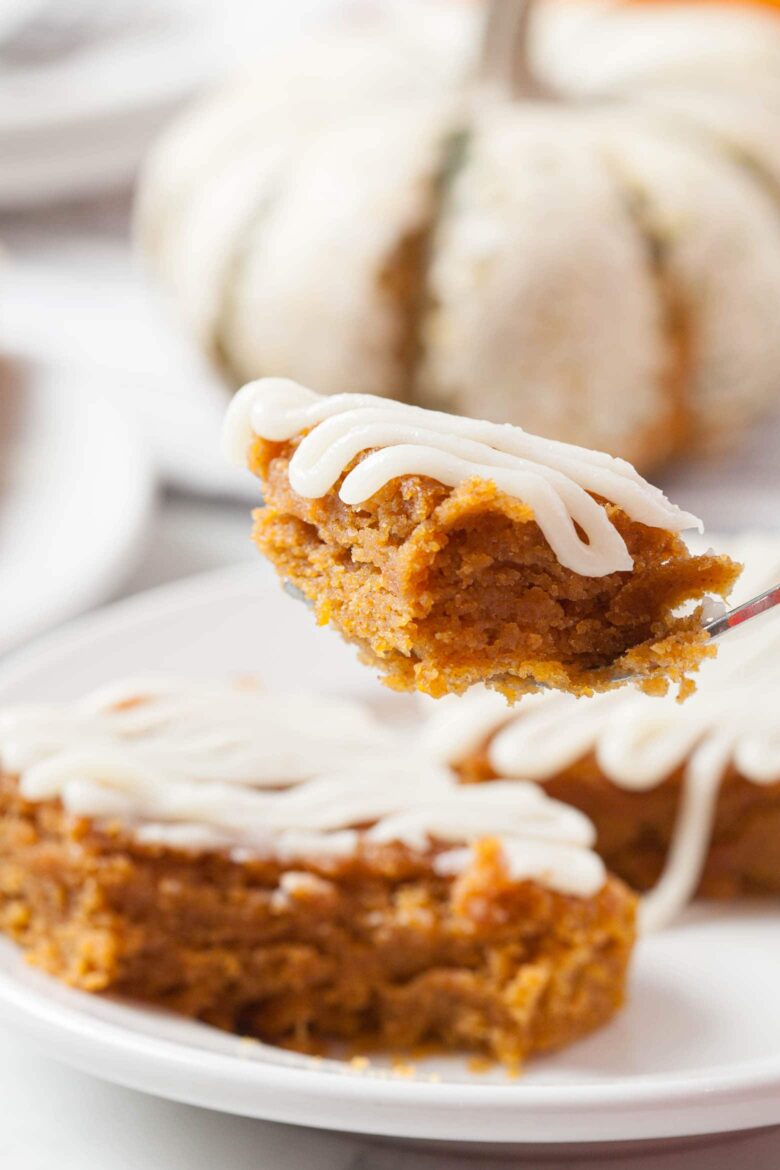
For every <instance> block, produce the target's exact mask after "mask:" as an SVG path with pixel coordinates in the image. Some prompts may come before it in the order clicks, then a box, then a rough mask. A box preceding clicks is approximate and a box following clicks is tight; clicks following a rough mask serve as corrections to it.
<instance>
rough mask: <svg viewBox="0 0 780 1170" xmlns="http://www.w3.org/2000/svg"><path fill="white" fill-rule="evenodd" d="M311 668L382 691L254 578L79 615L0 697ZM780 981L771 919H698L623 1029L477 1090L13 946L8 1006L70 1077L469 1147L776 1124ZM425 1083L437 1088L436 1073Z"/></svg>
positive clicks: (1, 975) (212, 581) (240, 573)
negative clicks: (254, 1040) (229, 1031)
mask: <svg viewBox="0 0 780 1170" xmlns="http://www.w3.org/2000/svg"><path fill="white" fill-rule="evenodd" d="M300 663H305V670H306V677H307V683H308V684H309V685H311V686H313V687H320V688H323V689H332V690H338V691H342V692H343V691H347V692H351V693H363V694H373V695H374V696H375V697H379V696H382V695H384V694H385V692H383V691H382V690H381V688H380V687H379V684H378V683H376V682H374V681H372V680H371V679H370V677H367V674H366V672H365V670H364V669H363V668H361V667H360V666H358V664H357V663H356V661H355V660H354V657H353V654H352V652H351V651H350V650H348V649H347V648H346V647H345V646H343V645H342V643H341V642H340V641H339V640H338V638H337V637H336V636H335V635H331V634H330V633H329V632H327V631H322V630H318V629H316V627H315V626H314V624H313V622H311V620H310V618H309V616H308V615H307V614H306V613H305V612H304V611H302V609H301V607H300V606H299V604H298V603H296V602H294V601H291V600H290V599H289V598H287V597H286V596H285V595H284V594H283V593H282V592H281V591H280V590H279V588H278V585H277V583H276V581H275V580H274V578H273V576H272V574H271V572H270V570H267V569H266V568H265V567H264V566H262V565H261V564H256V565H251V566H248V567H246V568H239V569H233V570H228V571H225V572H221V573H218V574H216V575H210V576H207V577H202V578H200V579H194V580H191V581H189V582H183V583H181V584H177V585H173V586H170V587H168V588H167V589H165V590H162V591H158V592H156V593H152V594H150V595H148V596H146V597H144V598H140V599H136V600H134V601H130V602H125V603H123V604H122V605H120V606H119V607H112V608H111V609H109V610H106V611H104V612H103V613H102V614H100V615H97V616H94V617H92V618H87V619H82V620H81V621H80V622H78V623H76V624H75V625H74V626H73V627H72V628H71V629H70V630H68V631H65V632H63V633H62V634H59V635H55V636H53V637H52V638H51V639H48V640H46V641H45V642H43V643H41V644H39V645H38V647H37V648H33V649H31V650H28V651H26V652H24V653H23V654H21V655H17V656H16V657H15V659H13V658H12V659H11V660H9V661H7V663H6V664H5V666H4V668H3V669H2V670H1V671H0V702H3V701H8V700H9V699H13V701H25V700H27V699H56V698H58V697H67V696H70V695H72V694H73V693H74V691H76V692H78V691H81V690H84V689H86V688H89V687H91V686H93V685H96V684H98V683H101V682H105V681H108V680H110V679H111V678H113V677H114V676H116V675H118V674H123V673H130V674H132V673H136V672H143V671H145V670H147V671H148V670H149V669H150V668H151V669H155V670H164V671H173V672H181V673H184V674H187V675H190V676H192V675H195V676H197V675H201V676H203V675H206V676H207V675H209V674H217V675H224V674H232V673H246V672H248V671H255V672H259V673H260V675H261V677H262V676H263V675H264V674H265V676H266V677H267V678H272V679H273V681H274V682H275V683H276V684H278V685H279V686H280V687H282V688H285V687H288V688H292V687H294V686H295V685H296V684H297V683H298V678H299V676H298V671H299V664H300ZM265 664H268V665H265ZM271 664H272V665H271ZM264 667H265V669H264ZM386 701H387V702H389V703H392V702H393V701H394V699H393V697H392V696H388V697H387V700H386ZM399 701H401V700H399ZM778 967H780V917H778V916H777V914H776V912H774V911H773V909H771V908H769V907H754V908H745V909H743V910H741V911H738V910H737V909H736V908H734V907H731V906H727V907H720V908H710V907H707V908H701V907H698V908H696V909H695V910H694V911H692V912H691V913H690V914H689V915H688V916H687V917H686V919H685V921H684V922H683V923H681V924H680V925H679V926H677V927H676V928H675V929H672V930H669V931H667V932H665V933H663V934H661V935H659V936H657V937H653V938H649V939H646V940H644V942H643V945H642V947H641V948H640V950H639V953H638V956H637V962H636V968H635V972H634V980H633V988H632V995H631V999H630V1003H629V1006H628V1008H627V1010H626V1011H624V1012H623V1013H622V1014H621V1015H620V1016H619V1017H618V1019H617V1020H616V1021H615V1022H614V1023H613V1024H612V1025H610V1026H609V1027H608V1028H606V1029H604V1030H602V1031H601V1032H599V1033H597V1034H596V1035H595V1036H593V1037H591V1038H589V1039H587V1040H585V1041H583V1042H582V1043H580V1044H578V1045H576V1046H574V1047H572V1048H571V1049H569V1050H567V1051H565V1052H563V1053H561V1054H558V1055H556V1056H554V1057H550V1058H546V1059H542V1060H538V1061H535V1062H533V1063H532V1064H531V1066H530V1067H529V1070H528V1072H527V1073H526V1075H525V1076H524V1077H523V1078H521V1079H520V1080H518V1081H511V1080H508V1079H507V1078H506V1077H505V1076H504V1074H503V1073H501V1072H500V1071H498V1070H495V1071H493V1072H491V1073H490V1074H482V1075H477V1076H475V1075H473V1074H470V1073H469V1072H468V1070H467V1066H466V1064H465V1063H464V1062H463V1061H462V1060H460V1059H454V1058H453V1059H436V1060H431V1061H421V1062H419V1063H418V1072H419V1075H418V1078H417V1079H415V1080H405V1079H402V1078H398V1077H394V1076H392V1075H389V1074H388V1072H387V1070H386V1069H382V1068H381V1066H379V1067H377V1068H374V1069H373V1070H369V1071H368V1072H358V1071H356V1070H354V1069H352V1068H351V1067H350V1066H345V1065H342V1064H340V1063H338V1062H329V1061H326V1062H323V1063H317V1062H313V1061H311V1060H310V1059H308V1058H306V1057H300V1056H296V1055H293V1054H288V1053H283V1052H281V1051H280V1050H277V1049H273V1048H268V1047H266V1046H263V1045H247V1044H245V1043H242V1042H241V1041H240V1040H238V1039H236V1038H235V1037H231V1036H227V1035H224V1034H222V1033H219V1032H217V1031H215V1030H213V1029H210V1028H206V1027H203V1026H201V1025H197V1024H193V1023H192V1022H190V1021H186V1020H181V1019H178V1018H175V1017H171V1016H163V1015H160V1014H159V1013H155V1012H150V1011H146V1010H144V1009H142V1008H138V1007H132V1006H129V1005H125V1004H118V1003H110V1002H107V1001H103V1000H99V999H93V998H90V997H88V996H83V995H81V994H80V993H76V992H72V991H69V990H67V989H65V988H62V987H60V986H59V985H58V984H56V983H55V982H53V981H50V980H48V979H46V978H45V977H43V976H41V975H40V974H38V973H36V972H32V971H30V970H29V969H27V968H26V967H24V965H23V964H22V963H21V962H20V961H19V958H18V955H17V954H16V952H15V951H14V950H13V948H11V947H10V946H9V945H7V944H6V945H5V946H3V947H2V948H0V1012H1V1013H2V1014H3V1015H4V1016H5V1017H6V1019H8V1021H9V1022H12V1023H13V1025H14V1026H15V1027H18V1028H23V1029H26V1030H28V1031H29V1032H30V1033H31V1035H33V1036H34V1037H37V1039H38V1040H39V1041H42V1042H45V1044H46V1047H47V1050H48V1051H49V1052H50V1053H51V1054H52V1055H55V1056H59V1057H61V1058H62V1059H64V1060H67V1061H68V1062H70V1063H73V1064H74V1065H75V1066H76V1067H78V1068H82V1069H89V1070H90V1071H92V1072H93V1073H97V1074H98V1075H101V1076H104V1077H106V1078H107V1079H109V1080H115V1081H118V1082H119V1083H122V1084H126V1085H128V1086H130V1087H135V1088H141V1087H142V1088H144V1089H146V1090H147V1091H151V1092H154V1093H157V1094H159V1095H161V1096H166V1097H172V1098H174V1099H178V1100H183V1101H187V1102H190V1103H194V1104H200V1105H207V1106H210V1107H212V1108H217V1109H220V1110H226V1111H229V1112H236V1113H241V1114H245V1115H250V1116H259V1117H266V1118H271V1119H274V1120H282V1121H305V1122H306V1124H309V1125H318V1126H323V1127H326V1128H339V1129H345V1130H351V1131H355V1132H367V1133H375V1134H390V1135H396V1136H404V1137H414V1138H433V1139H440V1140H443V1139H448V1140H461V1141H466V1142H471V1141H476V1142H487V1141H491V1142H498V1141H503V1142H535V1143H538V1142H551V1141H554V1142H561V1141H572V1142H573V1141H602V1142H603V1141H605V1140H622V1141H627V1140H633V1139H638V1138H660V1137H672V1136H680V1135H688V1134H698V1133H707V1132H711V1131H719V1130H723V1129H727V1128H735V1129H736V1128H745V1127H752V1126H759V1125H768V1124H771V1123H776V1122H778V1121H780V1008H778V1006H777V1003H776V996H775V994H774V992H775V984H776V972H777V970H778ZM746 972H749V978H746ZM756 1004H760V1005H761V1009H760V1011H756V1009H755V1005H756ZM430 1072H436V1073H438V1074H439V1075H440V1076H441V1078H442V1079H441V1082H439V1083H437V1082H433V1081H431V1080H429V1079H426V1077H427V1075H428V1074H429V1073H430Z"/></svg>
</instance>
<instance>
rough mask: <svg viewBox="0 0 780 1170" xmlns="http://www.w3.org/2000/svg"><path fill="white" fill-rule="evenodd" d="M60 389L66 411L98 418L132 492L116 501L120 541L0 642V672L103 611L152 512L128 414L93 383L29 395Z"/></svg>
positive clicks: (151, 474) (144, 465) (75, 382)
mask: <svg viewBox="0 0 780 1170" xmlns="http://www.w3.org/2000/svg"><path fill="white" fill-rule="evenodd" d="M65 389H67V392H68V405H69V407H72V405H73V404H74V403H78V407H77V409H78V410H80V411H81V414H82V416H83V417H84V418H87V417H88V418H89V420H90V424H94V423H95V421H96V420H98V419H99V420H102V422H101V423H100V425H101V426H102V427H103V430H104V431H105V435H106V437H107V439H108V440H109V441H110V443H111V444H112V446H113V447H115V449H116V450H117V453H118V458H119V459H120V460H124V461H126V462H127V464H128V465H129V466H132V468H133V473H134V474H133V476H132V482H133V483H134V485H135V486H134V490H132V491H130V490H127V491H125V493H124V495H123V497H122V500H121V506H122V514H121V524H120V525H117V526H116V529H117V531H118V532H121V533H122V539H121V540H119V539H117V540H116V541H115V542H114V544H113V545H112V547H111V550H110V556H106V558H105V559H104V560H103V562H102V563H101V564H100V566H99V568H98V569H96V570H95V571H94V572H93V573H92V574H91V575H90V576H84V577H82V578H81V579H80V580H79V581H78V583H77V584H76V585H74V584H73V583H71V585H70V588H69V589H68V591H67V593H63V592H62V591H59V592H55V591H53V593H52V597H51V598H50V599H49V602H48V604H47V605H46V606H45V608H44V607H42V608H41V610H40V611H38V612H36V614H35V615H34V616H31V617H30V618H29V620H27V621H26V622H25V623H24V625H23V626H22V627H21V628H19V629H18V630H17V632H16V633H15V635H14V637H13V638H11V639H8V640H7V642H6V643H5V644H4V645H3V644H2V643H0V669H3V670H4V669H5V667H6V665H7V664H8V663H10V662H12V661H15V660H16V658H17V656H18V655H20V654H21V655H24V654H25V653H27V651H28V650H30V649H32V648H33V647H36V646H37V645H38V644H39V643H40V642H42V641H43V640H45V639H48V638H49V637H50V636H53V635H54V634H56V633H57V632H59V631H60V630H63V631H64V630H66V629H69V628H70V626H71V624H72V623H73V622H74V621H78V620H80V618H81V617H82V616H90V615H89V614H88V612H87V611H89V610H90V609H91V607H93V606H98V608H97V609H95V610H94V611H93V612H94V613H95V614H97V613H100V612H102V611H103V610H104V609H105V608H107V606H106V604H105V603H106V601H107V599H110V596H111V593H112V591H113V590H114V589H116V588H117V587H118V586H119V585H120V584H121V582H122V580H123V579H124V578H125V577H126V576H127V574H128V573H130V572H131V570H132V569H133V567H134V566H135V564H136V562H137V560H138V558H139V555H140V553H141V551H142V549H143V546H144V542H145V540H146V537H147V534H148V531H149V525H150V522H151V519H152V517H153V514H154V511H155V506H156V501H157V494H158V486H159V484H158V479H157V476H156V474H155V471H154V467H153V463H152V459H151V454H150V452H149V450H148V447H147V445H146V444H145V443H144V441H143V437H142V435H141V433H140V431H139V429H138V427H137V426H136V425H135V423H134V420H133V418H132V416H129V415H128V413H127V412H126V411H124V410H122V409H120V407H119V405H118V403H117V402H115V401H114V400H113V399H111V398H109V397H108V396H106V395H105V394H104V393H101V391H100V388H99V386H98V385H97V384H96V383H95V384H90V383H89V381H88V380H86V379H85V380H81V379H76V378H74V379H68V381H67V385H66V386H65V385H60V384H59V383H58V382H54V381H49V382H47V383H46V386H45V388H44V386H43V385H40V386H39V387H38V388H37V389H36V390H35V393H37V394H38V395H39V396H40V398H41V400H42V401H44V400H46V399H48V398H51V397H52V396H54V395H56V394H57V393H58V391H59V392H61V393H62V394H63V396H64V391H65ZM120 445H121V450H120ZM125 480H126V483H130V482H131V479H130V477H125Z"/></svg>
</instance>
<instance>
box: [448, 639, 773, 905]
mask: <svg viewBox="0 0 780 1170" xmlns="http://www.w3.org/2000/svg"><path fill="white" fill-rule="evenodd" d="M751 638H752V642H753V645H752V647H751V645H750V640H751ZM777 651H778V639H777V637H776V636H775V637H773V636H772V634H771V631H770V632H769V633H767V631H766V630H762V631H760V633H759V634H753V635H748V633H747V632H746V633H745V634H744V635H743V641H742V642H741V643H738V644H737V645H736V646H734V645H731V646H724V648H723V651H722V654H721V655H720V656H719V657H718V660H717V662H714V663H706V664H705V665H704V667H703V668H702V674H701V680H700V686H699V688H698V690H697V693H696V694H695V695H694V696H693V697H692V698H691V699H690V700H689V701H688V702H687V703H684V704H682V705H680V704H679V703H674V702H671V701H670V700H669V698H664V699H661V700H658V699H650V698H648V697H647V696H646V695H642V694H639V693H637V692H636V691H633V690H632V689H631V688H624V689H623V690H622V691H619V692H612V693H610V694H607V695H599V696H596V697H595V698H592V699H587V700H577V699H573V698H572V697H571V696H569V695H537V696H529V697H528V698H527V699H526V700H524V702H523V703H522V704H520V705H519V707H517V708H515V709H511V708H508V707H507V705H506V703H505V702H504V701H503V700H502V699H501V697H500V696H499V695H495V694H490V693H488V692H481V693H480V692H478V691H473V692H471V693H470V694H469V695H466V696H463V697H459V698H454V699H452V700H448V702H447V703H446V704H445V705H444V707H443V708H442V709H441V710H437V713H436V715H434V716H433V717H432V718H431V719H430V721H429V724H428V727H427V730H426V733H425V742H426V751H427V752H428V753H429V754H430V755H431V758H433V759H438V760H440V761H441V762H445V763H447V764H448V765H449V766H451V767H453V768H454V769H455V770H456V772H457V773H458V775H459V777H460V778H461V781H462V782H464V783H466V784H472V783H481V782H484V781H493V782H495V780H496V779H497V778H499V777H500V778H505V779H506V778H512V779H515V780H517V779H519V778H523V779H526V780H528V781H531V782H534V783H537V784H540V785H542V786H543V788H544V790H545V792H546V793H547V794H548V795H549V796H550V797H552V798H553V799H555V800H560V801H563V802H565V803H566V804H567V805H570V806H572V807H574V808H578V809H579V810H580V811H581V812H583V813H584V814H585V815H586V816H587V817H588V819H589V820H590V821H591V822H592V823H593V825H594V827H595V829H596V843H595V848H596V849H597V850H598V853H599V855H600V856H601V857H602V859H603V860H604V863H605V865H606V866H607V867H608V869H609V870H610V871H611V872H613V873H616V874H618V875H619V876H620V877H621V878H622V879H623V880H624V881H626V882H627V883H628V884H629V885H631V886H632V887H633V888H635V889H637V890H640V891H643V892H645V893H646V897H645V899H644V902H643V905H642V908H641V911H640V921H641V922H642V923H643V925H644V926H646V927H652V928H657V927H659V926H662V925H665V924H666V923H667V922H668V921H669V920H670V919H671V918H673V917H674V916H675V915H676V913H677V912H678V911H680V910H681V909H683V908H684V906H685V905H686V903H687V902H688V901H689V900H690V899H691V898H693V897H695V896H697V895H698V896H703V897H711V898H713V897H714V898H732V897H735V896H744V895H753V896H755V895H764V896H766V895H775V896H776V895H777V894H778V893H780V748H779V747H778V741H777V733H776V714H775V712H776V710H777V697H778V690H780V686H779V684H780V675H779V674H778V670H777ZM762 658H763V660H764V661H763V669H762V667H761V664H760V662H759V660H760V659H762Z"/></svg>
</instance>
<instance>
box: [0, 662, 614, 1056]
mask: <svg viewBox="0 0 780 1170" xmlns="http://www.w3.org/2000/svg"><path fill="white" fill-rule="evenodd" d="M266 701H268V704H269V705H268V707H267V708H265V709H264V705H265V703H266ZM291 704H292V706H291V710H292V711H293V712H295V713H296V714H297V717H298V723H299V733H298V735H297V737H296V739H295V742H294V745H293V746H292V747H290V742H289V740H288V739H287V734H288V730H289V729H286V730H285V731H284V734H274V731H273V728H274V725H275V724H278V722H279V719H278V716H279V701H278V699H269V698H268V696H263V695H261V694H257V693H256V694H254V695H253V694H251V693H245V692H244V693H242V692H237V691H236V690H235V689H234V688H230V687H222V688H220V687H209V688H206V689H203V690H201V689H199V688H193V687H192V686H191V685H184V684H181V685H174V684H165V685H164V686H163V685H162V684H160V685H154V684H151V683H149V682H148V681H147V682H146V683H145V684H144V686H143V688H141V687H140V686H139V685H138V684H133V683H128V684H126V685H123V686H120V687H118V688H113V689H112V690H111V691H109V692H106V693H105V694H100V695H97V696H92V697H89V698H88V699H87V700H86V701H84V702H83V703H81V704H74V705H72V706H71V707H65V708H62V707H60V708H57V707H51V708H35V709H20V710H17V711H14V710H11V711H8V712H6V713H5V714H4V715H3V716H2V718H0V759H1V760H2V764H3V773H2V779H0V813H1V814H2V816H1V817H0V928H2V930H3V931H5V932H6V933H7V934H9V935H10V936H11V937H12V938H14V939H15V940H16V941H17V942H18V943H19V944H20V945H21V946H22V947H23V948H24V951H25V953H26V955H27V957H28V959H29V960H30V961H31V962H33V963H34V964H36V965H37V966H39V967H42V968H43V969H44V970H46V971H48V972H50V973H51V974H53V975H55V976H57V977H58V978H60V979H63V980H65V981H66V982H68V983H69V984H71V985H72V986H75V987H78V988H81V989H83V990H86V991H91V992H94V993H102V992H110V993H112V994H119V995H123V996H127V997H130V998H132V999H136V1000H139V1001H142V1002H145V1003H148V1004H152V1005H156V1006H160V1007H164V1008H169V1009H172V1010H174V1011H177V1012H180V1013H183V1014H185V1015H188V1016H192V1017H195V1018H197V1019H200V1020H204V1021H206V1022H209V1023H211V1024H213V1025H216V1026H218V1027H221V1028H224V1029H228V1030H231V1031H235V1032H238V1033H241V1034H243V1035H247V1036H252V1037H256V1038H259V1039H262V1040H265V1041H269V1042H273V1043H278V1044H283V1045H288V1046H292V1047H295V1048H299V1049H303V1050H308V1051H312V1050H317V1049H319V1048H320V1047H321V1046H322V1045H323V1044H327V1042H329V1041H331V1040H334V1039H338V1040H342V1041H347V1042H348V1043H349V1044H350V1045H351V1046H352V1048H353V1050H354V1049H360V1048H363V1047H364V1048H371V1047H374V1046H375V1045H377V1044H379V1045H381V1046H383V1047H385V1048H389V1049H399V1050H407V1049H409V1048H410V1047H413V1046H415V1045H419V1044H428V1043H433V1044H439V1045H443V1046H445V1047H447V1048H453V1049H460V1050H466V1051H472V1052H478V1053H484V1054H487V1055H490V1056H494V1057H498V1058H500V1059H501V1060H504V1061H506V1062H507V1063H508V1064H509V1065H511V1066H513V1067H515V1066H518V1065H519V1064H520V1063H521V1062H522V1061H523V1060H524V1059H525V1058H526V1057H527V1056H528V1055H530V1054H531V1053H534V1052H541V1051H544V1050H547V1049H551V1048H556V1047H560V1046H561V1045H564V1044H567V1043H569V1042H570V1041H572V1040H574V1039H576V1038H577V1037H578V1036H580V1035H583V1034H585V1033H586V1032H588V1031H590V1030H591V1029H593V1028H595V1027H597V1026H598V1025H600V1024H602V1023H604V1022H605V1021H606V1020H607V1019H609V1017H610V1016H611V1015H612V1014H613V1013H614V1012H615V1010H616V1009H617V1008H618V1007H619V1006H620V1004H621V1002H622V1000H623V996H624V990H625V980H626V972H627V965H628V960H629V957H630V953H631V948H632V945H633V940H634V912H635V898H634V896H633V895H632V894H631V893H630V892H629V891H628V890H627V888H626V887H625V886H623V884H622V883H620V882H619V881H617V880H615V879H613V878H611V877H609V876H608V875H607V874H606V871H605V869H604V866H603V863H602V862H601V861H600V859H599V858H598V857H597V856H596V855H595V854H594V853H593V852H592V850H591V849H590V847H589V844H590V841H591V840H592V837H593V830H592V826H590V824H589V822H588V821H587V820H586V818H584V817H583V816H582V815H581V814H580V813H578V812H576V810H573V809H568V808H566V807H565V806H562V805H559V804H556V802H554V801H551V800H550V799H549V798H548V797H546V796H545V795H544V794H543V793H542V791H541V790H540V789H538V788H536V786H533V785H528V784H525V783H515V782H504V781H501V782H496V783H488V784H484V785H480V786H479V787H469V786H465V785H461V784H458V782H457V780H456V778H455V777H454V776H453V775H452V773H450V772H448V771H446V770H444V769H441V768H438V767H436V766H434V765H432V764H430V763H426V762H425V761H424V760H423V759H422V758H421V757H420V758H418V759H417V760H415V759H414V758H413V757H411V756H410V757H408V758H400V759H399V757H400V750H399V745H398V744H396V745H395V748H396V750H395V752H393V753H389V752H388V750H387V749H388V740H387V738H386V735H385V733H383V732H381V731H380V730H378V729H377V730H376V739H375V740H374V742H373V744H372V747H371V751H370V752H367V751H366V748H367V746H368V739H370V738H371V732H370V723H371V720H370V718H369V717H368V716H365V714H364V713H361V712H360V711H359V710H358V709H355V708H354V704H351V705H346V706H345V705H341V706H340V705H339V704H338V703H336V702H335V701H333V700H315V699H313V698H312V697H308V698H304V697H299V699H298V701H297V704H295V703H292V700H291ZM350 708H351V709H352V714H354V717H355V719H356V722H357V723H358V725H359V728H360V729H359V730H358V733H357V737H356V739H357V741H358V742H356V740H355V739H353V738H351V737H350V735H349V734H347V733H346V729H345V722H344V721H345V718H346V719H347V720H349V719H350V718H351V717H352V716H351V714H350ZM335 727H340V730H339V731H338V732H337V733H334V732H333V729H334V728H335ZM366 732H368V739H367V738H366V736H365V735H364V734H363V733H366ZM328 735H330V738H329V742H328V744H327V752H328V766H327V767H326V769H325V771H324V772H323V771H320V770H319V769H320V768H321V766H322V765H321V763H320V762H319V760H318V757H320V758H321V756H322V752H323V741H324V740H325V739H327V738H328ZM339 740H340V741H341V742H340V744H339V742H338V741H339ZM361 740H362V741H361ZM226 744H229V745H230V746H229V747H228V748H227V749H226V746H225V745H226ZM285 744H286V745H287V750H286V751H285V750H284V749H285ZM382 750H384V752H385V755H390V754H392V755H394V757H395V758H396V759H399V762H398V763H397V764H394V765H393V766H389V765H388V764H387V763H379V764H378V763H377V759H378V757H379V756H380V754H381V752H382ZM339 751H341V753H342V759H341V762H340V763H339V762H338V759H337V757H338V755H339ZM274 761H276V767H277V769H278V774H277V775H276V776H274Z"/></svg>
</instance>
